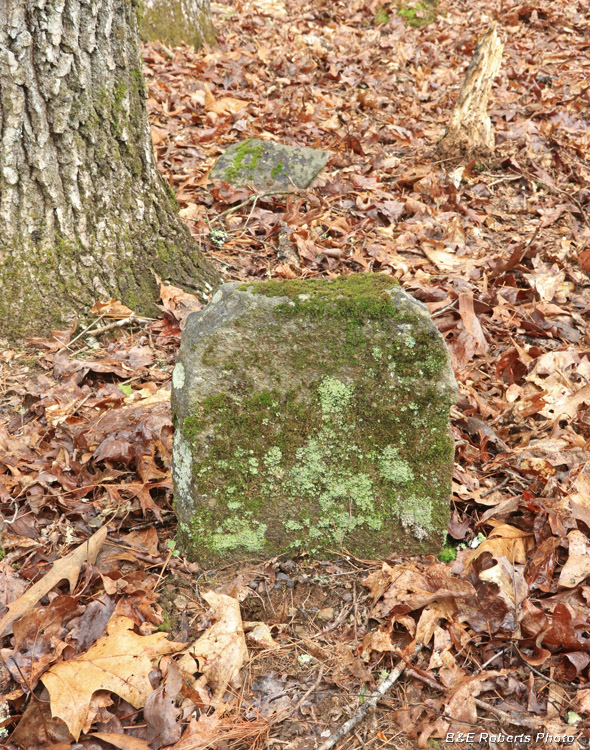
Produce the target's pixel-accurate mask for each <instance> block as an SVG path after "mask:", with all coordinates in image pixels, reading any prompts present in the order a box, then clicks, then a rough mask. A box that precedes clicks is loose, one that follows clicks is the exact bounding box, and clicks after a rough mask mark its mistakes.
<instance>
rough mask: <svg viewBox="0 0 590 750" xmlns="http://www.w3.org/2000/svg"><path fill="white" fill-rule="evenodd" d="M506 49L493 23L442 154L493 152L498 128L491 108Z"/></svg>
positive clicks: (473, 65)
mask: <svg viewBox="0 0 590 750" xmlns="http://www.w3.org/2000/svg"><path fill="white" fill-rule="evenodd" d="M502 50H503V45H502V42H501V41H500V39H499V37H498V34H497V32H496V24H495V23H493V24H492V25H491V26H490V28H489V29H488V31H487V32H486V33H485V35H484V36H483V37H482V38H481V40H480V41H479V44H478V45H477V47H476V48H475V52H474V53H473V59H472V60H471V64H470V65H469V68H468V70H467V75H466V76H465V80H464V82H463V86H462V88H461V92H460V93H459V98H458V99H457V103H456V104H455V109H454V110H453V114H452V115H451V121H450V124H449V128H448V130H447V132H446V133H445V135H444V136H443V138H442V139H441V140H440V142H439V143H438V151H439V153H440V155H441V156H442V157H448V158H452V157H463V156H467V157H472V156H486V155H489V154H491V153H492V152H493V150H494V147H495V145H496V144H495V137H494V128H493V126H492V121H491V120H490V118H489V116H488V112H487V107H488V99H489V98H490V92H491V90H492V83H493V82H494V78H495V77H496V75H497V74H498V71H499V70H500V63H501V61H502Z"/></svg>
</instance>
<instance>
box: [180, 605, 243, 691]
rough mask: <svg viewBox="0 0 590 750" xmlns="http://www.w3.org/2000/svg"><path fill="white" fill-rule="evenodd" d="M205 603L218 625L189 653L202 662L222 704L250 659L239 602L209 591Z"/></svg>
mask: <svg viewBox="0 0 590 750" xmlns="http://www.w3.org/2000/svg"><path fill="white" fill-rule="evenodd" d="M203 599H205V601H206V602H207V603H208V604H209V606H210V607H211V609H212V610H213V616H214V618H215V620H216V622H214V623H213V625H211V627H210V628H208V629H207V630H206V631H205V632H204V633H203V635H201V636H200V638H198V639H197V640H196V641H195V642H194V643H193V644H192V645H191V646H190V647H189V648H188V649H187V653H189V654H190V655H191V656H193V657H194V658H195V659H197V660H198V662H199V670H200V671H201V672H202V673H203V675H204V678H205V680H206V682H207V684H208V685H209V686H210V687H211V689H212V690H213V694H214V699H215V700H217V701H219V700H221V699H222V698H223V695H224V694H225V691H226V689H227V687H228V685H230V684H231V683H234V681H235V680H236V679H237V677H238V674H239V672H240V669H241V668H242V664H243V663H244V662H245V661H246V659H247V658H248V649H247V647H246V639H245V638H244V629H243V627H242V616H241V614H240V605H239V602H238V600H237V599H234V598H233V597H231V596H226V595H225V594H217V593H215V591H208V592H206V593H204V594H203Z"/></svg>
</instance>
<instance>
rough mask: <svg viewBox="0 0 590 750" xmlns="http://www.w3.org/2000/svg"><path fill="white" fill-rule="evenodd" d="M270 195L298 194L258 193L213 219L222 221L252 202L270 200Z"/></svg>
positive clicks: (286, 193) (278, 191)
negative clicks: (224, 217) (263, 199)
mask: <svg viewBox="0 0 590 750" xmlns="http://www.w3.org/2000/svg"><path fill="white" fill-rule="evenodd" d="M270 195H296V193H295V191H294V190H271V191H270V192H268V193H256V194H255V195H251V196H250V197H249V198H247V199H246V200H245V201H242V202H241V203H238V204H237V206H232V207H231V208H227V209H226V210H225V211H222V212H221V213H220V214H217V216H214V217H213V221H215V219H217V220H219V219H221V217H222V216H226V215H227V214H230V213H231V212H232V211H237V210H238V209H239V208H243V207H244V206H247V205H248V203H252V201H255V202H256V201H259V200H260V199H261V198H268V197H269V196H270ZM207 221H208V219H207Z"/></svg>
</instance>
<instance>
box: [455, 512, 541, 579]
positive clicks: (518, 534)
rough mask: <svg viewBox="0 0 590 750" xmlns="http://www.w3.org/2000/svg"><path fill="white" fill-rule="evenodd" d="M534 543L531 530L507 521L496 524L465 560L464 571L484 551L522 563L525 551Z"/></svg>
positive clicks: (524, 560) (524, 559)
mask: <svg viewBox="0 0 590 750" xmlns="http://www.w3.org/2000/svg"><path fill="white" fill-rule="evenodd" d="M534 543H535V540H534V536H533V533H532V532H530V531H522V530H521V529H517V528H516V527H515V526H510V525H509V524H507V523H500V524H497V525H495V528H494V530H493V531H491V532H490V535H489V536H488V538H487V539H486V540H485V541H483V542H482V543H481V544H480V545H479V547H477V548H476V549H474V550H473V552H472V553H471V554H470V555H469V557H468V558H467V559H466V560H465V571H468V570H469V568H470V566H471V565H472V564H473V561H474V560H476V559H477V558H478V557H479V556H480V555H482V554H483V553H484V552H489V553H490V554H491V555H492V557H495V558H496V559H498V558H500V557H506V558H508V560H509V561H510V562H511V563H523V564H524V563H526V561H527V553H528V552H529V550H530V549H532V547H533V546H534Z"/></svg>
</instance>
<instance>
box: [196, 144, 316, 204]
mask: <svg viewBox="0 0 590 750" xmlns="http://www.w3.org/2000/svg"><path fill="white" fill-rule="evenodd" d="M329 158H330V154H329V153H328V152H327V151H321V150H320V149H316V148H307V147H304V146H285V145H284V144H282V143H275V142H274V141H263V140H260V139H259V138H249V139H248V140H247V141H242V142H241V143H236V144H234V145H233V146H230V148H228V150H227V151H226V152H225V153H224V154H222V156H220V157H219V159H218V160H217V162H216V164H215V166H214V167H213V169H212V170H211V172H210V173H209V178H210V179H213V180H224V181H225V182H229V183H230V184H231V185H235V186H242V185H252V186H253V187H255V188H256V189H257V190H264V191H271V190H284V189H288V188H290V187H297V188H306V187H308V186H309V185H310V184H311V183H312V182H313V181H314V180H315V178H316V177H317V176H318V174H319V173H320V172H321V171H322V169H323V168H324V167H325V166H326V163H327V161H328V159H329Z"/></svg>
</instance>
